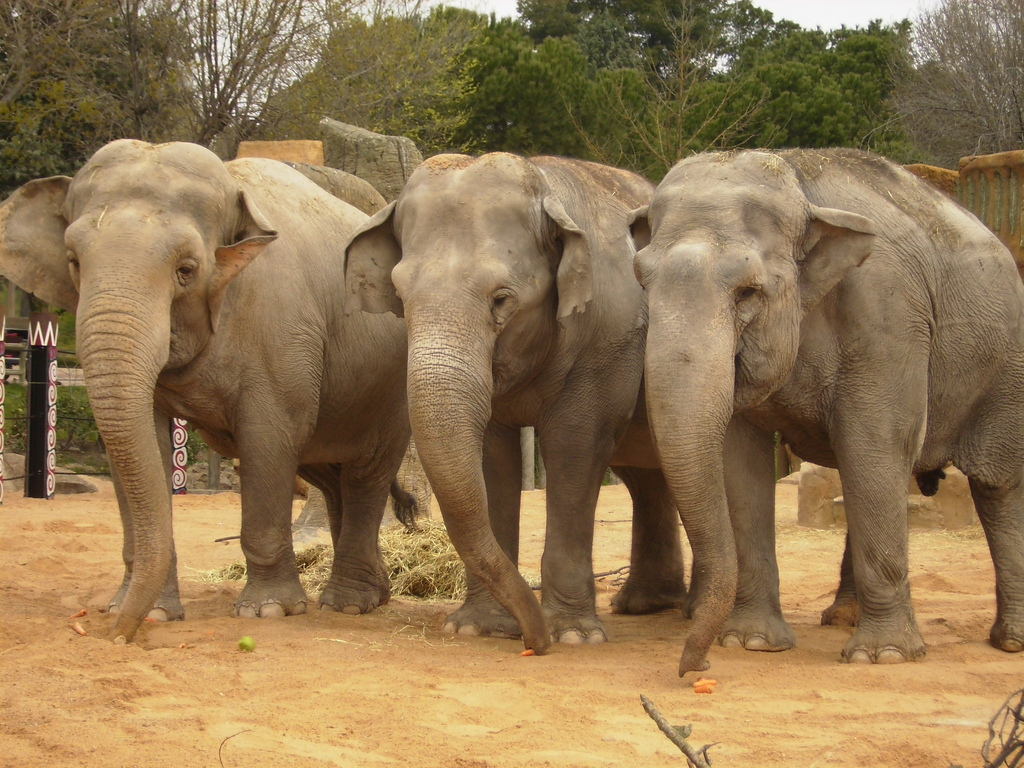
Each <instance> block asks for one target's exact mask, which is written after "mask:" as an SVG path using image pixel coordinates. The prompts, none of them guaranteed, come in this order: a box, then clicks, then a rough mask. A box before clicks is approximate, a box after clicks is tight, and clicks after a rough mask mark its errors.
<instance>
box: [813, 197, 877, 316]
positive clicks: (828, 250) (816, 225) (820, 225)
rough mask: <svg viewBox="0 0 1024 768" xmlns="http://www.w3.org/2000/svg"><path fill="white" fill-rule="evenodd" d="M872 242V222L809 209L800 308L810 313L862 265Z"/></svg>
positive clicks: (830, 210)
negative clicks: (852, 270) (809, 216)
mask: <svg viewBox="0 0 1024 768" xmlns="http://www.w3.org/2000/svg"><path fill="white" fill-rule="evenodd" d="M874 241H875V225H874V223H873V222H872V221H871V219H869V218H867V217H865V216H861V215H860V214H857V213H851V212H849V211H841V210H838V209H836V208H820V207H818V206H816V205H811V219H810V223H809V224H808V227H807V232H806V234H805V235H804V242H803V251H804V254H805V256H804V258H803V260H802V261H801V263H800V306H801V309H802V310H803V312H804V314H807V313H808V312H810V311H811V310H812V309H813V308H814V307H815V306H816V305H817V304H818V302H819V301H821V300H822V298H824V296H825V294H827V293H828V292H829V291H831V290H832V289H833V288H834V287H835V286H836V284H837V283H838V282H839V281H840V280H842V279H843V278H844V277H845V276H846V273H847V272H849V271H850V270H851V269H853V268H854V267H859V266H860V265H861V264H863V263H864V259H866V258H867V257H868V256H869V255H870V253H871V248H872V246H873V245H874Z"/></svg>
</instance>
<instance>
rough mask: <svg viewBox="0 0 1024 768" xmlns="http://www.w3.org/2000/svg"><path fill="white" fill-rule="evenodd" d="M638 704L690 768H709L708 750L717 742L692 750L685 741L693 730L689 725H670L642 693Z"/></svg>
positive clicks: (709, 757)
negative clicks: (681, 753) (683, 757)
mask: <svg viewBox="0 0 1024 768" xmlns="http://www.w3.org/2000/svg"><path fill="white" fill-rule="evenodd" d="M640 703H641V704H643V707H644V711H645V712H646V713H647V714H648V715H650V717H651V720H653V721H654V722H655V723H657V724H658V728H660V729H661V732H662V733H664V734H665V735H666V736H668V740H669V741H671V742H672V743H673V744H675V745H676V746H677V747H679V749H681V750H682V752H683V754H684V755H686V762H687V763H689V765H690V768H711V756H710V755H708V750H709V749H711V747H713V746H715V744H718V743H719V742H717V741H716V742H713V743H711V744H705V745H704V746H703V747H701V748H700V749H694V748H693V747H692V746H690V744H689V743H688V742H687V741H686V737H687V736H689V735H690V732H691V731H692V730H693V729H692V728H691V727H690V726H689V725H679V726H676V725H671V724H670V723H669V722H668V720H666V719H665V716H664V715H663V714H661V712H660V711H658V708H657V707H656V706H654V702H653V701H651V700H650V699H648V698H647V697H646V696H644V695H643V694H642V693H641V694H640Z"/></svg>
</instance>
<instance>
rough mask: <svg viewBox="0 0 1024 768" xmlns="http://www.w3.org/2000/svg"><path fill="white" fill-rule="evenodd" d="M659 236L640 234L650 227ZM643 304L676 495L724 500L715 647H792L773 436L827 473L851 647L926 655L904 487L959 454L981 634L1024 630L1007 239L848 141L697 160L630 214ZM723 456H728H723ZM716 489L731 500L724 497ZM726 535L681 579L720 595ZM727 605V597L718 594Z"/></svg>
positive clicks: (1015, 310)
mask: <svg viewBox="0 0 1024 768" xmlns="http://www.w3.org/2000/svg"><path fill="white" fill-rule="evenodd" d="M648 223H649V225H650V231H649V232H645V229H646V227H647V224H648ZM636 234H637V237H638V245H642V244H643V242H644V241H645V240H646V239H647V238H648V237H649V238H650V241H649V244H648V245H646V247H644V248H642V250H640V251H639V252H638V254H637V258H636V272H637V276H638V278H639V280H640V282H641V283H642V284H643V285H644V286H645V288H646V290H647V295H648V301H649V304H650V331H649V335H648V344H647V357H646V369H645V370H646V377H647V379H646V382H647V396H648V406H649V414H650V418H651V426H652V428H653V430H654V433H655V438H656V439H655V442H656V444H657V446H658V449H659V453H660V455H661V457H662V460H663V466H664V470H665V474H666V476H667V478H668V482H669V485H670V487H671V488H672V491H673V495H674V498H675V499H676V501H677V502H678V504H679V505H680V508H681V510H694V509H696V510H700V514H702V515H704V516H706V517H707V518H709V519H714V520H723V519H725V516H726V515H727V513H728V512H731V514H732V526H733V529H734V532H735V542H736V550H737V554H738V569H739V576H738V588H737V593H736V599H735V607H733V608H732V612H731V615H728V616H727V615H726V614H727V613H728V609H726V610H725V611H724V612H721V613H720V614H718V615H719V616H720V619H721V621H722V626H723V629H722V636H723V642H724V643H725V644H726V645H733V646H743V647H745V648H748V649H753V650H782V649H785V648H790V647H792V646H793V644H794V635H793V632H792V630H791V629H790V627H789V626H788V625H787V624H786V622H785V621H784V620H783V618H782V613H781V610H780V605H779V577H778V567H777V564H776V560H775V552H774V493H773V480H774V475H773V461H772V433H773V432H774V431H778V432H781V433H782V436H783V438H784V439H785V440H786V441H787V442H788V443H789V444H790V445H791V446H792V448H793V450H794V452H795V453H797V454H798V455H799V456H801V457H802V458H804V459H807V460H810V461H813V462H816V463H818V464H823V465H826V466H830V467H837V468H838V469H839V471H840V474H841V476H842V482H843V497H844V504H845V508H846V514H847V519H848V521H849V545H850V551H849V556H848V563H847V566H848V567H847V571H848V578H846V579H845V580H844V581H845V593H844V590H841V591H840V595H839V598H838V599H837V602H836V604H835V605H834V606H833V607H832V608H831V609H830V610H829V611H826V615H825V620H826V621H830V620H831V617H832V616H836V619H837V621H839V620H841V619H840V616H839V614H842V613H844V612H846V613H849V609H850V605H849V603H850V600H851V599H852V598H853V595H855V599H856V602H857V609H858V612H859V623H858V627H857V631H856V633H855V634H853V636H852V637H851V638H850V640H849V641H848V642H847V643H846V647H845V648H844V649H843V658H844V659H845V660H847V661H853V662H880V663H886V662H902V661H907V660H912V659H916V658H918V657H920V656H921V655H922V654H923V653H924V650H925V648H924V642H923V641H922V639H921V635H920V633H919V631H918V628H917V623H916V620H915V618H914V611H913V608H912V606H911V601H910V586H909V583H908V580H907V522H906V487H907V482H908V479H909V476H910V474H911V473H916V474H917V475H918V479H919V481H922V480H923V481H924V484H925V485H928V484H929V483H930V482H934V481H935V480H936V478H937V475H936V473H935V470H938V469H940V468H941V467H943V466H945V465H947V464H948V463H950V462H952V463H953V464H955V465H956V466H958V467H959V468H960V469H961V470H962V471H963V472H964V473H965V474H966V475H967V476H968V477H969V478H970V486H971V492H972V495H973V497H974V502H975V504H976V506H977V509H978V515H979V517H980V519H981V522H982V524H983V525H984V528H985V533H986V535H987V536H988V541H989V547H990V550H991V553H992V558H993V560H994V562H995V567H996V574H997V576H996V598H997V613H996V620H995V624H994V625H993V627H992V630H991V640H992V643H993V645H995V646H996V647H998V648H1002V649H1004V650H1007V651H1020V650H1021V649H1022V643H1024V530H1022V524H1024V499H1022V489H1021V472H1022V467H1024V348H1022V346H1024V289H1022V286H1021V282H1020V279H1019V278H1018V277H1017V271H1016V268H1015V266H1014V262H1013V259H1012V257H1011V256H1010V254H1009V253H1008V251H1007V250H1006V249H1005V248H1004V247H1003V246H1002V245H1001V244H1000V243H999V241H998V240H997V239H996V238H995V237H994V236H993V235H992V233H990V232H989V231H988V230H987V229H986V228H985V227H984V226H983V225H982V224H981V223H979V222H978V221H977V219H975V218H974V217H973V216H971V215H970V214H969V213H967V212H965V211H964V210H963V209H962V208H960V207H959V206H958V205H957V204H956V203H954V202H952V201H951V200H949V199H948V198H946V197H945V196H944V195H942V194H941V193H939V192H937V191H936V190H934V189H933V188H932V187H930V186H929V185H928V184H927V183H925V182H922V181H921V180H919V179H917V178H916V177H914V176H913V175H911V174H910V173H908V172H906V171H904V170H903V169H901V168H899V167H898V166H895V165H893V164H891V163H889V162H887V161H885V160H882V159H881V158H878V157H876V156H873V155H869V154H866V153H860V152H857V151H854V150H792V151H788V152H779V153H777V154H769V153H765V152H753V151H751V152H739V153H735V154H709V155H700V156H696V157H693V158H690V159H688V160H685V161H683V162H680V163H679V164H677V165H676V166H675V167H674V168H673V169H672V170H671V171H670V172H669V174H668V175H667V176H666V177H665V179H664V181H663V182H662V183H661V185H660V186H659V187H658V190H657V192H656V193H655V195H654V199H653V201H652V203H651V206H650V213H649V220H648V219H645V218H644V217H643V216H641V217H640V218H638V220H637V224H636ZM723 456H724V468H723ZM727 500H728V511H727ZM733 551H734V550H733V542H732V540H731V539H730V540H723V541H722V542H721V549H720V552H719V553H717V554H716V555H715V556H714V557H712V558H710V559H709V560H707V561H701V560H700V559H699V558H697V557H696V556H695V563H694V570H695V572H696V573H699V574H701V575H700V576H699V577H698V578H697V583H695V584H693V585H691V595H694V594H695V599H696V600H697V601H698V602H699V601H700V600H701V599H702V595H704V594H705V592H706V591H707V592H710V593H711V596H712V597H715V595H714V590H727V588H728V583H729V581H730V580H731V579H732V578H733V574H734V573H735V570H736V567H737V561H736V558H735V556H734V555H733ZM730 605H732V604H731V603H730Z"/></svg>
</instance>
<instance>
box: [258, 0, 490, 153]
mask: <svg viewBox="0 0 1024 768" xmlns="http://www.w3.org/2000/svg"><path fill="white" fill-rule="evenodd" d="M486 24H487V17H485V16H483V15H481V14H478V13H473V12H472V11H466V10H462V9H458V8H447V7H443V6H439V7H434V8H432V9H431V10H430V12H429V13H428V14H426V15H421V13H420V9H419V6H418V5H414V6H412V7H411V8H406V9H404V10H403V9H402V8H401V7H396V6H391V5H379V6H377V8H376V9H375V12H374V14H373V15H371V16H363V15H358V14H354V13H349V14H345V15H343V16H341V17H340V18H338V19H336V20H335V22H334V24H333V26H332V28H331V30H330V33H329V34H328V35H327V37H326V39H325V41H324V43H323V45H322V47H321V48H320V50H319V52H318V57H317V63H316V65H315V67H314V68H313V69H312V70H311V71H310V73H309V74H308V75H306V76H304V77H303V78H301V79H300V80H298V81H296V82H295V83H294V84H293V85H292V86H291V87H290V88H288V89H287V91H286V92H285V93H283V94H282V96H281V98H280V100H279V101H278V102H276V103H277V105H278V107H279V109H280V111H281V112H283V113H285V115H286V117H285V118H284V119H283V120H282V121H281V122H280V124H279V125H278V126H276V127H275V128H274V129H272V130H271V131H269V132H267V133H266V135H267V136H268V137H269V138H285V137H289V136H295V137H299V136H313V135H316V133H317V131H318V128H317V124H318V123H319V121H320V119H321V118H322V117H324V116H327V117H333V118H336V119H338V120H342V121H344V122H347V123H352V124H355V125H359V126H362V127H364V128H368V129H370V130H375V131H380V132H382V133H389V134H397V135H403V136H408V137H409V138H411V139H413V141H415V142H416V144H417V145H418V146H419V147H420V148H421V149H423V150H424V151H426V152H427V153H434V152H439V151H444V150H447V149H450V148H451V147H452V146H453V144H454V143H457V142H455V141H454V139H453V138H452V137H453V135H454V134H455V133H456V132H457V131H458V130H459V128H460V127H461V125H462V123H463V122H464V120H465V114H464V109H463V99H464V98H465V96H466V95H467V93H468V91H469V89H470V87H471V82H470V77H469V75H468V74H467V72H466V60H465V52H466V49H467V47H468V46H469V45H470V43H471V42H472V41H473V40H474V39H475V37H476V35H477V34H478V32H479V31H480V30H481V29H483V28H484V27H485V26H486Z"/></svg>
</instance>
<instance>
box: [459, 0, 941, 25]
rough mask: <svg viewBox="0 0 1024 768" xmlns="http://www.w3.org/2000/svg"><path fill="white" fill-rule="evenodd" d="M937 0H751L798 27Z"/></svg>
mask: <svg viewBox="0 0 1024 768" xmlns="http://www.w3.org/2000/svg"><path fill="white" fill-rule="evenodd" d="M446 2H447V3H448V4H450V5H458V6H462V7H464V8H472V9H474V10H477V11H480V12H481V13H492V12H493V13H496V14H497V15H498V16H499V17H501V16H515V15H516V0H446ZM939 2H940V0H845V2H844V1H843V0H753V3H754V5H756V6H758V7H760V8H765V9H767V10H769V11H771V12H772V14H773V15H774V16H775V18H776V19H789V20H790V21H795V22H796V23H797V24H799V25H800V26H801V27H804V28H806V29H814V28H815V27H821V28H822V29H835V28H836V27H841V26H843V25H844V24H845V25H846V26H848V27H863V26H866V25H867V23H868V22H869V21H871V20H872V19H881V20H882V21H883V22H886V23H890V22H893V21H900V20H902V19H906V18H910V19H913V18H914V17H915V16H917V15H918V13H919V12H920V11H922V10H930V9H932V8H934V7H935V6H937V5H938V4H939Z"/></svg>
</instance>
